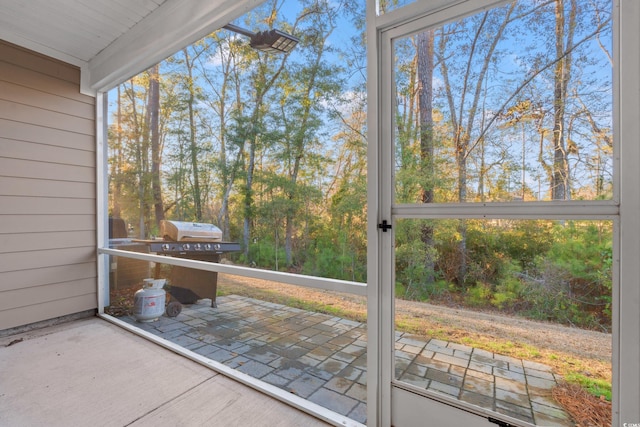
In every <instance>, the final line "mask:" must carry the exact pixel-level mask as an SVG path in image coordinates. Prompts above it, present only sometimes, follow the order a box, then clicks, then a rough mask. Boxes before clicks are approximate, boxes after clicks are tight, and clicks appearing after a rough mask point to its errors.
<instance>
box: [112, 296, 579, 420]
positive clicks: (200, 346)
mask: <svg viewBox="0 0 640 427" xmlns="http://www.w3.org/2000/svg"><path fill="white" fill-rule="evenodd" d="M217 302H218V308H211V307H210V300H201V301H199V302H198V303H197V304H193V305H190V306H185V307H184V308H183V311H182V313H181V314H180V315H179V316H177V317H175V318H168V317H162V318H160V319H159V320H157V321H155V322H150V323H139V322H136V321H135V320H134V319H133V318H132V317H124V318H122V320H124V321H126V322H129V323H131V324H135V325H136V326H138V327H140V328H142V329H144V330H146V331H147V332H150V333H152V334H154V335H157V336H159V337H162V338H164V339H167V340H169V341H171V342H174V343H176V344H179V345H181V346H183V347H185V348H186V349H189V350H191V351H193V352H195V353H198V354H200V355H203V356H205V357H208V358H210V359H212V360H215V361H218V362H221V363H223V364H225V365H227V366H229V367H231V368H234V369H237V370H239V371H241V372H244V373H246V374H248V375H251V376H252V377H254V378H258V379H260V380H262V381H264V382H267V383H269V384H272V385H275V386H277V387H280V388H282V389H284V390H287V391H288V392H290V393H293V394H296V395H298V396H300V397H303V398H305V399H308V400H310V401H311V402H314V403H316V404H318V405H320V406H323V407H325V408H328V409H331V410H332V411H335V412H337V413H339V414H342V415H345V416H347V417H349V418H351V419H353V420H355V421H358V422H361V423H366V384H367V380H366V346H367V337H366V325H364V324H361V323H358V322H354V321H350V320H346V319H342V318H339V317H333V316H330V315H326V314H321V313H313V312H309V311H305V310H301V309H297V308H292V307H287V306H284V305H281V304H274V303H270V302H265V301H260V300H256V299H251V298H246V297H242V296H237V295H229V296H222V297H218V298H217ZM396 378H398V379H400V380H401V381H403V382H406V383H409V384H412V385H414V386H417V387H420V388H423V389H428V390H432V391H435V392H438V393H443V394H446V395H448V396H450V397H454V398H456V399H459V400H461V401H464V402H466V403H470V404H473V405H476V406H480V407H483V408H486V409H489V410H492V411H495V412H498V413H502V414H504V415H507V416H509V417H513V418H515V419H519V420H522V421H525V422H528V423H531V424H537V425H544V426H548V425H553V426H573V425H574V424H573V422H572V421H571V420H570V417H569V416H568V415H567V414H566V413H565V412H564V411H563V410H562V408H561V407H560V405H558V404H557V403H556V402H555V401H554V400H553V398H552V397H551V389H552V388H553V387H554V386H555V385H556V377H555V375H554V374H553V372H552V370H551V368H550V367H548V366H545V365H542V364H539V363H535V362H531V361H526V360H520V359H515V358H512V357H506V356H502V355H499V354H496V353H491V352H488V351H484V350H480V349H475V348H472V347H468V346H463V345H459V344H455V343H452V342H446V341H441V340H436V339H431V340H429V339H424V338H422V337H417V336H412V335H410V334H404V333H399V332H397V333H396Z"/></svg>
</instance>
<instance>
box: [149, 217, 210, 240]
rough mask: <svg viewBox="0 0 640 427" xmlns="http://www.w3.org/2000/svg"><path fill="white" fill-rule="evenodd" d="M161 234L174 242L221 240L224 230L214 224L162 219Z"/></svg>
mask: <svg viewBox="0 0 640 427" xmlns="http://www.w3.org/2000/svg"><path fill="white" fill-rule="evenodd" d="M160 234H161V235H162V237H163V238H164V239H167V240H173V241H174V242H194V241H199V242H204V241H207V242H219V241H221V240H222V230H220V229H219V228H218V227H216V226H215V225H213V224H206V223H201V222H185V221H169V220H162V221H160Z"/></svg>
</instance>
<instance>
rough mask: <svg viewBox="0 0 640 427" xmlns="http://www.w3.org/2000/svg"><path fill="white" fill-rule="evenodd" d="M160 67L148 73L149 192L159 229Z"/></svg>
mask: <svg viewBox="0 0 640 427" xmlns="http://www.w3.org/2000/svg"><path fill="white" fill-rule="evenodd" d="M159 71H160V66H159V65H155V66H154V67H152V68H151V70H150V73H149V105H148V107H147V108H148V109H149V127H150V133H151V190H152V193H153V206H154V212H155V217H156V227H157V228H158V230H159V229H160V221H162V220H163V219H164V204H163V202H162V185H161V180H160V164H161V153H160V123H159V115H160V82H159V79H160V75H159Z"/></svg>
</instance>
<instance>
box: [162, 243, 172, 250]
mask: <svg viewBox="0 0 640 427" xmlns="http://www.w3.org/2000/svg"><path fill="white" fill-rule="evenodd" d="M170 248H171V246H169V244H168V243H163V244H162V250H163V251H168V250H169V249H170Z"/></svg>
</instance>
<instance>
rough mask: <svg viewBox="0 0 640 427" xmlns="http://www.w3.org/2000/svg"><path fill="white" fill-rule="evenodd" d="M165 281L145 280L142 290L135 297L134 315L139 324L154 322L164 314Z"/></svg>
mask: <svg viewBox="0 0 640 427" xmlns="http://www.w3.org/2000/svg"><path fill="white" fill-rule="evenodd" d="M165 282H166V280H165V279H158V280H154V279H144V280H143V283H142V289H140V290H138V291H137V292H136V293H135V295H134V296H133V315H134V317H135V318H136V320H137V321H138V322H153V321H154V320H158V317H160V316H162V314H163V313H164V303H165V299H166V295H167V294H166V292H165V290H164V289H162V288H163V287H164V285H165Z"/></svg>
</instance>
